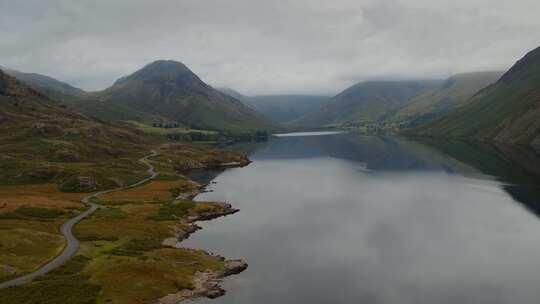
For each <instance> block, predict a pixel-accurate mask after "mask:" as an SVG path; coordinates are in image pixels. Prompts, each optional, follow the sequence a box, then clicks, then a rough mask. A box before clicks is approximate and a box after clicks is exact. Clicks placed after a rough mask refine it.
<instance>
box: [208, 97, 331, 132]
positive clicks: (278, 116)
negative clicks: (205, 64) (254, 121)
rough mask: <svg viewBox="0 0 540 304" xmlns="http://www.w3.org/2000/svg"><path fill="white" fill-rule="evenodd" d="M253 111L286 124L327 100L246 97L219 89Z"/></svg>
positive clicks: (326, 98)
mask: <svg viewBox="0 0 540 304" xmlns="http://www.w3.org/2000/svg"><path fill="white" fill-rule="evenodd" d="M219 90H220V91H221V92H223V93H224V94H227V95H229V96H231V97H234V98H236V99H238V100H240V101H242V102H243V103H244V104H246V105H248V106H250V107H251V108H253V109H255V110H256V111H257V112H259V113H261V114H262V115H264V116H265V117H267V118H268V119H270V120H271V121H273V122H275V123H280V124H286V123H289V122H291V121H293V120H296V119H298V118H300V117H301V116H303V115H305V114H306V113H308V112H310V111H313V110H315V109H317V108H319V107H320V106H321V104H322V103H323V102H324V101H326V100H328V97H327V96H318V95H260V96H246V95H243V94H241V93H239V92H237V91H235V90H233V89H230V88H220V89H219Z"/></svg>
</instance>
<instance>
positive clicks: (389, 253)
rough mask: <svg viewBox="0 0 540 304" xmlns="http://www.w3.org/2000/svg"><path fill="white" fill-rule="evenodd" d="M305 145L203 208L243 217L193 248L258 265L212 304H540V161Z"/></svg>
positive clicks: (493, 151)
mask: <svg viewBox="0 0 540 304" xmlns="http://www.w3.org/2000/svg"><path fill="white" fill-rule="evenodd" d="M296 135H297V136H293V137H279V138H274V139H272V140H271V141H270V142H268V143H264V144H259V145H254V146H249V145H245V146H243V147H240V148H242V149H243V150H244V151H247V152H249V154H250V158H251V159H252V160H253V163H252V164H251V165H249V166H248V167H245V168H241V169H231V170H227V171H225V172H223V173H221V174H219V175H217V177H215V179H214V181H215V182H216V183H215V184H212V185H211V186H210V189H211V190H213V191H214V192H211V193H205V194H202V195H200V196H198V197H197V200H222V201H227V202H230V203H232V204H233V206H234V207H236V208H240V209H241V211H240V212H239V213H237V214H235V215H233V216H229V217H225V218H221V219H217V220H214V221H210V222H205V223H201V226H202V227H203V228H204V229H203V230H201V231H200V232H198V233H196V234H194V235H193V236H192V237H191V238H190V239H189V240H188V241H186V242H185V243H184V246H186V247H193V248H202V249H206V250H208V251H211V252H215V253H218V254H221V255H223V256H226V257H231V258H243V259H245V260H247V261H248V263H249V269H248V270H246V271H245V272H244V273H242V274H240V275H237V276H234V277H230V278H228V279H226V282H225V284H224V288H225V289H226V290H227V295H225V296H224V297H222V298H219V299H215V300H200V301H198V302H199V303H215V304H217V303H228V304H233V303H234V304H248V303H249V304H253V303H281V304H283V303H310V304H314V303H355V304H356V303H400V304H401V303H415V304H417V303H452V304H454V303H490V304H493V303H539V302H540V221H539V218H538V216H537V214H538V213H539V212H538V210H540V208H538V205H537V204H538V202H539V201H540V191H539V190H538V187H537V186H538V185H539V184H538V180H537V179H536V177H535V175H534V174H532V172H534V171H535V170H536V169H537V168H538V167H537V165H536V163H534V162H535V161H537V160H538V156H537V154H535V153H534V152H532V151H528V150H527V149H518V150H517V151H514V150H512V149H511V148H509V147H502V148H495V147H490V146H471V145H467V144H463V143H448V142H445V143H429V144H425V143H417V142H413V141H410V140H407V139H403V138H381V137H368V136H360V135H352V134H326V135H325V134H322V135H323V136H298V134H296ZM520 163H522V164H524V165H523V167H522V166H521V165H520ZM538 172H540V170H539V171H538Z"/></svg>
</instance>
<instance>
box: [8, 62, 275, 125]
mask: <svg viewBox="0 0 540 304" xmlns="http://www.w3.org/2000/svg"><path fill="white" fill-rule="evenodd" d="M12 74H13V75H14V76H15V77H17V78H19V79H20V80H22V81H24V82H27V83H28V84H29V85H30V86H32V87H34V88H35V89H36V90H38V91H40V92H42V93H43V94H46V95H47V96H49V97H51V98H54V99H57V100H60V101H62V102H63V103H64V104H66V105H68V106H69V108H70V109H72V110H74V111H77V112H80V113H83V114H85V115H88V116H91V117H95V118H99V119H101V120H105V121H129V120H133V121H137V122H140V123H145V124H148V125H152V124H154V123H176V124H179V125H181V126H184V127H188V128H193V129H203V130H218V131H225V132H232V133H242V132H253V131H259V130H271V129H275V125H273V124H272V123H271V122H270V121H268V120H267V119H266V118H264V117H263V116H262V115H260V114H259V113H257V111H255V110H254V109H252V108H250V107H248V106H246V105H244V104H243V103H242V102H241V101H239V100H237V99H235V98H232V97H230V96H229V95H226V94H223V93H221V92H220V91H218V90H215V89H214V88H212V87H211V86H209V85H208V84H206V83H204V82H203V81H202V80H201V79H200V78H199V77H198V76H197V75H195V74H194V73H193V72H192V71H191V70H190V69H189V68H187V67H186V66H185V65H184V64H182V63H180V62H176V61H171V60H158V61H155V62H153V63H150V64H148V65H146V66H145V67H143V68H142V69H140V70H138V71H136V72H135V73H133V74H131V75H128V76H125V77H122V78H120V79H118V80H117V81H116V82H115V83H114V84H113V85H112V86H111V87H109V88H107V89H105V90H103V91H99V92H84V91H83V90H80V89H77V88H74V87H72V86H70V85H67V84H65V83H62V82H60V81H58V80H55V79H53V78H50V77H47V76H43V75H39V74H29V73H21V72H16V71H12Z"/></svg>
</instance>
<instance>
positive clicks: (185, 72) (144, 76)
mask: <svg viewBox="0 0 540 304" xmlns="http://www.w3.org/2000/svg"><path fill="white" fill-rule="evenodd" d="M133 80H139V81H144V82H169V81H172V82H177V83H178V82H186V81H200V79H199V77H197V75H195V73H193V72H192V71H191V70H190V69H189V68H188V67H187V66H186V65H185V64H183V63H181V62H178V61H174V60H156V61H154V62H152V63H149V64H147V65H145V66H144V67H143V68H141V69H140V70H138V71H136V72H135V73H133V74H131V75H129V76H126V77H122V78H120V79H118V80H117V81H116V82H115V85H117V84H122V83H124V82H126V81H133Z"/></svg>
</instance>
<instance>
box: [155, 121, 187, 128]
mask: <svg viewBox="0 0 540 304" xmlns="http://www.w3.org/2000/svg"><path fill="white" fill-rule="evenodd" d="M152 127H154V128H164V129H172V128H179V127H180V124H179V123H177V122H171V123H162V122H154V123H152Z"/></svg>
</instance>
